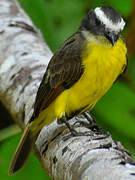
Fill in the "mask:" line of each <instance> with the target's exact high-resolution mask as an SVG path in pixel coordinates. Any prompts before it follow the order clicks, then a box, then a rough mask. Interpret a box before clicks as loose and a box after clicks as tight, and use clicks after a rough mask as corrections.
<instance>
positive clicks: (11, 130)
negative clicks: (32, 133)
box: [0, 124, 21, 142]
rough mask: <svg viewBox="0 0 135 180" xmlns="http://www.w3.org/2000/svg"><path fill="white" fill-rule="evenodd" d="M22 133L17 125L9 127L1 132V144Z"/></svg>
mask: <svg viewBox="0 0 135 180" xmlns="http://www.w3.org/2000/svg"><path fill="white" fill-rule="evenodd" d="M20 132H21V129H20V128H19V126H18V125H16V124H14V125H11V126H8V127H7V128H4V129H2V130H0V142H2V141H4V140H6V139H8V138H10V137H11V136H14V135H16V134H18V133H20Z"/></svg>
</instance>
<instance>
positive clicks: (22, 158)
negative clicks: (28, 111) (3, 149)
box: [9, 123, 35, 175]
mask: <svg viewBox="0 0 135 180" xmlns="http://www.w3.org/2000/svg"><path fill="white" fill-rule="evenodd" d="M30 126H31V124H30V123H29V124H28V125H27V126H26V128H25V130H24V132H23V135H22V137H21V140H20V142H19V144H18V146H17V149H16V151H15V154H14V156H13V159H12V161H11V164H10V168H9V175H13V174H14V173H15V172H17V171H18V170H19V169H21V168H22V167H23V165H24V163H25V162H26V160H27V158H28V156H29V154H30V152H31V149H32V146H33V144H34V142H35V138H31V137H30Z"/></svg>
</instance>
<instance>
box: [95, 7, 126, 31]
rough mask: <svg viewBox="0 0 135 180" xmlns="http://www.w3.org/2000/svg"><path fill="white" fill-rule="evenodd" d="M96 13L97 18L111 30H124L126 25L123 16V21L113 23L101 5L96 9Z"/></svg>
mask: <svg viewBox="0 0 135 180" xmlns="http://www.w3.org/2000/svg"><path fill="white" fill-rule="evenodd" d="M95 14H96V16H97V18H98V19H99V20H100V21H101V23H103V24H104V25H105V27H106V28H108V29H110V30H111V31H115V32H119V31H122V30H123V28H124V26H125V22H124V20H123V19H122V18H121V22H118V23H113V22H112V21H111V20H110V19H109V18H107V16H106V15H105V13H104V12H103V11H102V10H101V8H99V7H97V8H96V9H95Z"/></svg>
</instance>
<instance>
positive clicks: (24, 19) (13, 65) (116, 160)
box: [0, 0, 135, 180]
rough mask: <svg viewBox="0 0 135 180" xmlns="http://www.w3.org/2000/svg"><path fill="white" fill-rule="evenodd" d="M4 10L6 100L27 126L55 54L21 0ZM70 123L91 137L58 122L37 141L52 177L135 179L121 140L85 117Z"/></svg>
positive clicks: (1, 38) (0, 16)
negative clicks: (21, 3)
mask: <svg viewBox="0 0 135 180" xmlns="http://www.w3.org/2000/svg"><path fill="white" fill-rule="evenodd" d="M0 12H1V13H0V42H1V43H0V45H1V48H0V99H1V101H2V102H3V104H4V105H5V107H6V108H7V109H8V111H9V112H10V114H11V115H12V117H13V118H14V120H15V121H16V122H17V124H19V125H20V127H21V128H24V127H25V124H26V123H27V122H28V121H29V119H30V117H31V115H32V112H33V104H34V100H35V96H36V93H37V90H38V86H39V84H40V82H41V79H42V76H43V74H44V72H45V69H46V67H47V64H48V62H49V60H50V58H51V56H52V53H51V51H50V49H49V48H48V46H47V45H46V44H45V43H44V42H43V39H42V36H41V34H40V32H39V31H38V30H37V29H36V28H35V27H34V26H33V24H32V22H31V20H30V19H29V18H28V16H27V15H26V14H25V13H24V12H23V10H22V9H21V7H20V6H19V5H18V3H17V2H16V1H15V0H1V1H0ZM87 115H88V114H87ZM88 116H89V115H88ZM89 118H90V117H89ZM89 118H88V119H89ZM79 121H80V123H79ZM76 122H78V123H76ZM70 123H71V125H74V126H75V128H76V130H77V131H80V132H85V131H88V133H89V136H78V137H73V136H72V135H71V134H70V132H69V131H68V129H67V128H66V127H65V126H64V125H58V124H57V121H56V120H55V121H54V122H53V123H52V124H50V125H49V126H48V127H44V128H43V129H42V131H41V133H40V135H39V137H38V139H37V141H36V147H37V149H38V152H40V154H41V156H40V161H41V163H42V165H43V167H44V169H45V171H46V172H47V174H48V175H49V176H50V177H51V178H52V179H55V180H76V179H77V180H82V179H85V180H87V179H92V180H93V179H96V180H98V179H100V180H103V179H111V180H120V179H122V180H124V179H125V180H127V179H128V180H133V179H135V164H134V163H133V160H132V158H131V156H130V154H129V153H128V152H127V151H126V150H125V149H124V148H123V146H122V145H121V144H120V143H118V142H114V141H113V140H112V138H111V136H110V135H108V134H107V133H106V132H104V131H103V130H102V129H101V128H99V127H98V126H97V125H95V124H94V122H91V123H93V124H94V126H93V125H90V123H88V120H87V118H86V117H84V116H80V117H76V118H74V119H72V120H71V121H70ZM88 125H89V127H88ZM7 172H8V170H7Z"/></svg>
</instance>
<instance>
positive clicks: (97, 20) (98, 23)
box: [95, 18, 101, 26]
mask: <svg viewBox="0 0 135 180" xmlns="http://www.w3.org/2000/svg"><path fill="white" fill-rule="evenodd" d="M95 23H96V25H98V26H99V25H101V21H100V20H99V19H98V18H96V19H95Z"/></svg>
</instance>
